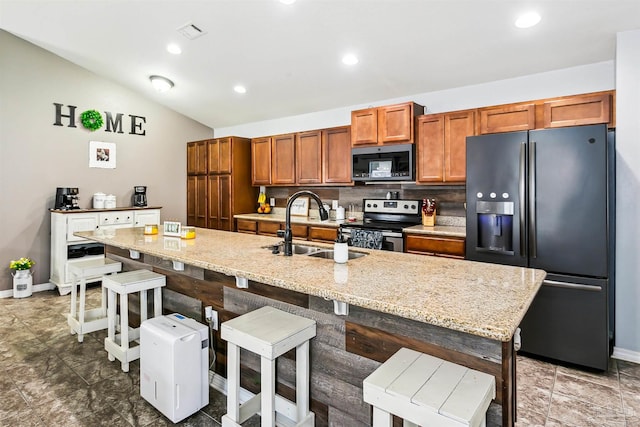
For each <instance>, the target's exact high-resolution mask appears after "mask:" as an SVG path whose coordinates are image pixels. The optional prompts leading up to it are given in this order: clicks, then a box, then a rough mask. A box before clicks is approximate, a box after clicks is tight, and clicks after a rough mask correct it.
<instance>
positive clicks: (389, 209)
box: [362, 199, 422, 215]
mask: <svg viewBox="0 0 640 427" xmlns="http://www.w3.org/2000/svg"><path fill="white" fill-rule="evenodd" d="M421 205H422V201H420V200H399V199H395V200H394V199H364V200H363V205H362V207H363V209H362V210H363V212H365V213H366V212H369V213H385V214H404V215H419V214H420V212H421V208H422V206H421Z"/></svg>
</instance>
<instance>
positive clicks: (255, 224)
mask: <svg viewBox="0 0 640 427" xmlns="http://www.w3.org/2000/svg"><path fill="white" fill-rule="evenodd" d="M236 227H237V230H238V232H239V233H249V234H259V235H262V236H277V233H278V230H284V223H283V222H275V221H251V220H246V219H238V220H236ZM291 232H292V233H293V238H294V239H299V240H312V241H314V242H334V241H335V240H336V237H337V236H338V229H337V228H334V227H318V226H306V225H304V224H291Z"/></svg>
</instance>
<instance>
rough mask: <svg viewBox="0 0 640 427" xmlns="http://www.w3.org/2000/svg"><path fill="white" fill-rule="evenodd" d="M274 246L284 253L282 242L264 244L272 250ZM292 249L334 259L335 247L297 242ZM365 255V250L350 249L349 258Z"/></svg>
mask: <svg viewBox="0 0 640 427" xmlns="http://www.w3.org/2000/svg"><path fill="white" fill-rule="evenodd" d="M274 246H278V251H279V252H278V254H282V253H283V251H284V249H283V248H282V244H279V245H267V246H263V247H262V248H264V249H269V250H271V251H272V250H273V247H274ZM292 249H293V254H294V255H306V256H310V257H314V258H324V259H333V249H325V248H319V247H317V246H309V245H301V244H297V243H294V244H293V247H292ZM365 255H368V254H367V253H365V252H355V251H349V252H348V259H356V258H361V257H363V256H365Z"/></svg>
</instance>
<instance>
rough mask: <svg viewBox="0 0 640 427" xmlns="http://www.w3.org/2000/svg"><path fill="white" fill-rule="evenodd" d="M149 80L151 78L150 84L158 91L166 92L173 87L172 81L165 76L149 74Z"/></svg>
mask: <svg viewBox="0 0 640 427" xmlns="http://www.w3.org/2000/svg"><path fill="white" fill-rule="evenodd" d="M149 80H151V85H152V86H153V87H154V88H155V90H157V91H158V92H166V91H168V90H169V89H171V88H172V87H173V82H172V81H171V80H169V79H168V78H166V77H162V76H149Z"/></svg>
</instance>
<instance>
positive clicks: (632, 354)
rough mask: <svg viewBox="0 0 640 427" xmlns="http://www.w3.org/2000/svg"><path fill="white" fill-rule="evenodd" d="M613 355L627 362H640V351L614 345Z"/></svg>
mask: <svg viewBox="0 0 640 427" xmlns="http://www.w3.org/2000/svg"><path fill="white" fill-rule="evenodd" d="M611 357H613V358H614V359H620V360H625V361H627V362H633V363H640V352H638V351H633V350H627V349H626V348H620V347H613V354H612V355H611Z"/></svg>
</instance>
